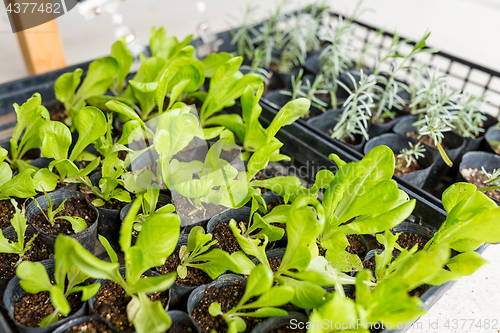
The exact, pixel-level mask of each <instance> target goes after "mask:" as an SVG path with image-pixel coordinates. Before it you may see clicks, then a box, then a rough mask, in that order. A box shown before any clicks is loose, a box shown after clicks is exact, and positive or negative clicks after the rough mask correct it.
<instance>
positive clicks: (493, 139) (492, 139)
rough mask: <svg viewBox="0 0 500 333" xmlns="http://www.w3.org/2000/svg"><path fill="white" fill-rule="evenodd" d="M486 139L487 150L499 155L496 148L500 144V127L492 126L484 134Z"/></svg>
mask: <svg viewBox="0 0 500 333" xmlns="http://www.w3.org/2000/svg"><path fill="white" fill-rule="evenodd" d="M484 140H485V141H486V146H485V148H486V151H489V152H491V153H494V154H497V155H498V153H497V152H496V151H495V149H499V148H498V147H499V146H500V127H496V126H495V127H492V128H490V129H489V130H488V131H487V132H486V134H485V135H484Z"/></svg>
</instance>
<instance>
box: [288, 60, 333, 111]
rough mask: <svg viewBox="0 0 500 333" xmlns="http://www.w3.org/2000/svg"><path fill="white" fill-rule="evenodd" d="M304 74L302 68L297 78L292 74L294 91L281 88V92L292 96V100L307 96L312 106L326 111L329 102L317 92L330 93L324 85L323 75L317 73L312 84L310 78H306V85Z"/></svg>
mask: <svg viewBox="0 0 500 333" xmlns="http://www.w3.org/2000/svg"><path fill="white" fill-rule="evenodd" d="M303 74H304V70H303V69H300V71H299V74H298V75H297V78H295V75H292V91H291V92H290V91H288V90H280V94H283V95H287V96H290V97H291V99H292V100H295V99H297V98H306V99H308V100H309V102H310V104H311V105H312V106H314V107H316V108H318V109H320V110H322V111H325V108H326V107H327V106H328V103H326V102H325V101H322V100H321V99H319V98H318V97H316V95H317V94H328V90H326V89H324V87H323V85H324V80H323V76H322V75H317V76H316V77H315V79H314V82H313V83H312V85H311V82H310V81H309V80H306V82H305V85H304V82H303V80H302V75H303Z"/></svg>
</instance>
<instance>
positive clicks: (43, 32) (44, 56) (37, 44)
mask: <svg viewBox="0 0 500 333" xmlns="http://www.w3.org/2000/svg"><path fill="white" fill-rule="evenodd" d="M16 35H17V39H18V41H19V46H20V47H21V52H22V54H23V58H24V63H25V64H26V69H27V71H28V74H30V75H33V74H41V73H46V72H50V71H53V70H56V69H59V68H63V67H66V61H65V59H64V50H63V46H62V42H61V38H60V37H59V30H58V29H57V23H56V21H55V20H53V21H50V22H48V23H45V24H42V25H39V26H37V27H34V28H31V29H27V30H24V31H21V32H18V33H16Z"/></svg>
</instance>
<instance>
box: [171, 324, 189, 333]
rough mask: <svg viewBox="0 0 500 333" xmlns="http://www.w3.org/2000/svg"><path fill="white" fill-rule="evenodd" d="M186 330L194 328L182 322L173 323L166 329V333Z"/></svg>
mask: <svg viewBox="0 0 500 333" xmlns="http://www.w3.org/2000/svg"><path fill="white" fill-rule="evenodd" d="M186 332H188V333H189V332H194V330H193V329H192V328H191V327H190V326H187V325H184V324H182V323H173V324H172V326H170V328H169V329H168V331H167V332H166V333H186Z"/></svg>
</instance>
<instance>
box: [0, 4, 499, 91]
mask: <svg viewBox="0 0 500 333" xmlns="http://www.w3.org/2000/svg"><path fill="white" fill-rule="evenodd" d="M277 2H278V1H273V0H252V1H251V4H252V5H253V6H256V7H257V8H258V10H256V12H255V15H254V17H255V20H260V19H264V18H266V17H267V16H268V13H269V11H270V10H271V9H273V8H275V7H276V6H277ZM326 2H327V3H328V4H330V6H331V7H332V9H333V11H335V12H338V13H341V14H346V13H350V12H351V11H352V9H353V7H354V6H355V3H356V2H355V1H353V0H327V1H326ZM197 3H198V0H184V1H168V0H167V1H165V0H140V1H139V0H125V1H120V3H119V7H118V13H120V14H121V15H122V16H123V23H124V24H125V25H127V26H128V27H130V28H131V29H132V30H133V31H134V33H135V35H136V36H137V38H138V41H139V42H141V43H144V44H146V43H147V42H148V39H149V35H150V32H151V27H152V26H157V27H159V26H164V27H166V28H167V31H168V34H169V35H175V36H177V37H179V38H181V37H185V36H187V35H189V34H195V37H197V36H196V27H197V26H198V24H199V23H200V20H201V18H200V14H199V13H198V10H197ZM205 3H206V15H205V16H206V18H207V19H208V21H209V24H210V28H211V31H212V32H220V31H223V30H227V29H228V27H229V26H230V25H231V24H232V25H234V26H236V25H237V24H238V22H240V21H241V18H242V16H243V13H244V9H245V6H246V1H243V0H238V1H229V0H206V1H205ZM308 3H309V2H308V1H295V0H292V1H290V4H289V5H288V6H287V7H286V8H285V10H290V11H292V10H294V9H297V8H300V7H303V6H305V5H307V4H308ZM79 6H81V4H80V5H79ZM363 7H364V8H369V9H372V11H370V12H366V13H364V14H363V15H362V16H361V17H360V21H362V22H365V23H368V24H371V25H374V26H377V27H385V29H386V30H387V31H390V32H394V31H395V30H397V31H398V32H399V34H401V35H402V36H404V37H407V38H411V39H418V38H419V37H421V36H422V34H423V33H424V32H425V31H426V29H429V30H430V31H431V32H432V34H431V36H430V38H429V43H428V44H429V45H431V46H433V47H438V48H439V49H440V50H442V51H445V52H448V53H450V54H452V55H456V56H458V57H461V58H464V59H467V60H470V61H472V62H476V63H478V64H481V65H484V66H486V67H489V68H492V69H495V70H500V60H499V56H498V54H500V43H499V42H498V40H499V39H498V33H499V32H500V20H498V17H499V15H500V0H405V1H401V0H399V1H398V0H365V1H364V3H363ZM57 24H58V27H59V33H60V35H61V39H62V42H63V46H64V52H65V56H66V62H67V64H68V65H74V64H78V63H81V62H84V61H89V60H92V59H95V58H98V57H101V56H104V55H107V54H109V49H110V45H111V44H112V43H113V42H114V41H115V40H116V38H115V35H114V27H113V22H112V19H111V15H110V14H108V13H106V12H103V13H101V14H100V15H97V16H96V17H94V18H93V19H91V20H85V19H84V17H83V16H82V15H81V14H80V13H79V11H78V8H75V9H73V10H72V11H70V12H69V13H67V14H66V15H63V16H62V17H60V18H58V19H57ZM0 60H1V61H0V83H3V82H8V81H12V80H16V79H19V78H22V77H25V76H26V75H27V71H26V69H25V66H24V63H23V59H22V56H21V51H20V49H19V46H18V43H17V38H16V36H15V35H14V34H13V33H12V32H11V31H10V25H9V21H8V18H7V13H6V11H5V8H4V7H3V6H0Z"/></svg>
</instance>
